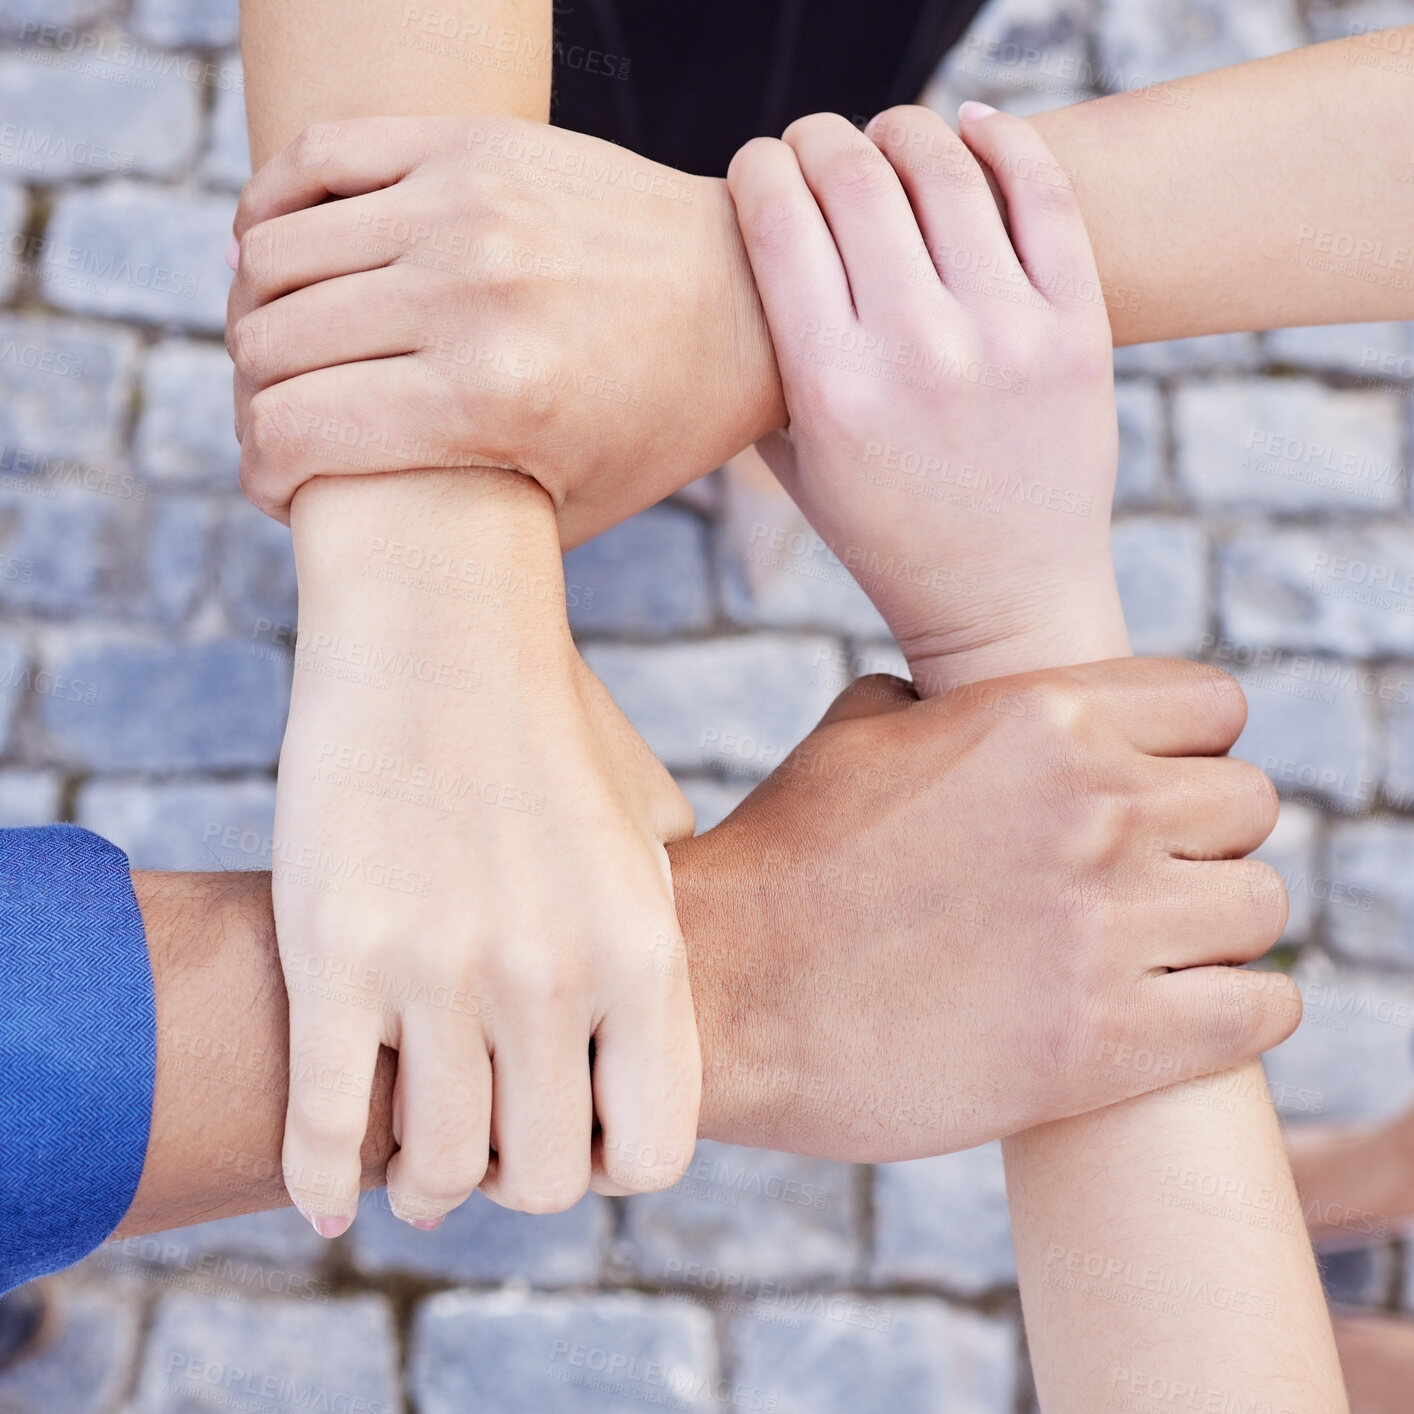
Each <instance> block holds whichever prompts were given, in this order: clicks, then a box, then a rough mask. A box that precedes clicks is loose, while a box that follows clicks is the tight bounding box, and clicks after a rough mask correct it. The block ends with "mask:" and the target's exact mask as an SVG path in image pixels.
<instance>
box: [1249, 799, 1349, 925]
mask: <svg viewBox="0 0 1414 1414" xmlns="http://www.w3.org/2000/svg"><path fill="white" fill-rule="evenodd" d="M1320 819H1321V817H1320V815H1319V814H1318V813H1317V812H1316V811H1314V810H1312V809H1310V808H1309V807H1308V806H1305V805H1299V804H1297V803H1296V802H1295V801H1291V800H1284V801H1282V805H1281V813H1280V814H1279V815H1278V817H1277V824H1276V829H1274V830H1273V831H1272V833H1271V834H1270V835H1269V836H1268V837H1267V841H1266V843H1265V844H1263V846H1262V847H1261V849H1258V850H1255V851H1254V857H1255V858H1257V859H1260V860H1262V862H1263V863H1265V864H1270V865H1271V866H1272V868H1273V869H1275V870H1276V871H1277V873H1278V874H1280V875H1281V877H1282V882H1283V883H1285V885H1286V894H1287V898H1288V899H1289V900H1290V902H1291V913H1290V916H1289V917H1288V918H1287V920H1286V932H1285V933H1283V934H1282V940H1283V941H1284V942H1300V941H1303V940H1304V939H1306V938H1309V937H1310V936H1311V926H1312V923H1313V921H1314V920H1315V917H1316V914H1317V910H1318V905H1319V904H1320V903H1321V902H1323V901H1324V900H1325V899H1326V898H1328V897H1329V896H1330V892H1331V880H1330V878H1329V877H1328V876H1326V875H1325V874H1323V873H1322V872H1321V871H1320V869H1319V868H1318V866H1317V862H1316V848H1317V842H1318V841H1317V835H1318V832H1319V829H1320Z"/></svg>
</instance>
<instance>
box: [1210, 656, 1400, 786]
mask: <svg viewBox="0 0 1414 1414" xmlns="http://www.w3.org/2000/svg"><path fill="white" fill-rule="evenodd" d="M1222 666H1223V667H1224V668H1227V669H1228V670H1229V671H1231V672H1232V675H1233V676H1234V677H1235V678H1236V679H1237V681H1238V682H1239V683H1240V684H1241V685H1242V690H1243V691H1244V692H1245V693H1246V694H1247V727H1246V730H1245V731H1244V732H1243V733H1242V736H1241V738H1240V740H1239V741H1238V743H1237V746H1236V747H1235V749H1234V752H1233V754H1234V755H1236V756H1240V757H1242V758H1243V759H1244V760H1247V761H1251V762H1253V763H1254V764H1255V765H1257V766H1260V767H1261V768H1262V769H1263V770H1264V771H1265V772H1266V773H1267V774H1268V775H1269V776H1270V777H1271V778H1272V780H1273V781H1274V782H1275V783H1276V786H1277V789H1278V790H1279V791H1281V792H1282V793H1283V794H1284V795H1293V796H1313V797H1316V798H1318V799H1320V800H1322V801H1323V802H1324V803H1325V804H1326V805H1327V807H1328V808H1332V809H1335V810H1338V811H1343V812H1345V813H1352V814H1358V813H1360V812H1361V811H1363V810H1365V809H1367V808H1368V807H1369V805H1370V804H1371V802H1372V801H1373V800H1374V796H1375V784H1376V776H1375V772H1376V743H1375V734H1374V725H1373V721H1372V715H1371V708H1372V699H1371V698H1370V696H1369V695H1368V694H1367V693H1366V692H1365V691H1363V686H1364V684H1365V682H1366V680H1367V677H1368V674H1367V673H1366V672H1365V671H1364V670H1363V669H1360V668H1356V667H1354V666H1352V665H1351V664H1348V663H1340V662H1338V661H1333V660H1330V659H1319V658H1318V659H1309V658H1296V659H1293V658H1292V657H1291V656H1290V655H1287V656H1286V657H1285V658H1282V657H1277V659H1276V660H1275V662H1274V663H1272V664H1265V665H1263V666H1259V667H1253V668H1242V667H1238V666H1236V665H1235V664H1232V663H1227V662H1224V663H1222Z"/></svg>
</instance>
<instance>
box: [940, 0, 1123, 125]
mask: <svg viewBox="0 0 1414 1414" xmlns="http://www.w3.org/2000/svg"><path fill="white" fill-rule="evenodd" d="M1087 9H1088V6H1087V5H1086V4H1085V3H1084V0H1064V3H1059V4H1049V3H1047V0H992V3H991V4H989V5H987V6H986V7H985V8H984V9H983V10H982V12H981V14H979V15H978V16H977V18H976V20H975V21H973V23H972V25H971V26H970V27H969V28H968V30H967V32H966V33H965V34H964V35H963V37H962V39H961V40H960V41H959V42H958V44H957V45H956V46H955V47H954V49H953V50H952V52H951V53H950V54H949V55H948V57H947V59H946V60H944V62H943V67H942V70H941V74H940V76H941V78H942V79H943V80H944V81H945V82H946V83H947V84H948V86H949V87H950V88H952V89H954V90H956V91H957V92H958V93H960V94H962V95H964V96H965V97H968V98H985V99H986V100H987V101H988V102H990V103H993V104H994V105H998V106H1000V105H1003V104H1004V105H1005V106H1006V108H1007V111H1008V112H1012V113H1019V114H1021V115H1023V116H1025V115H1026V114H1027V113H1028V112H1029V111H1034V110H1035V109H1037V108H1053V107H1056V106H1058V105H1059V104H1062V103H1071V102H1075V101H1076V100H1077V99H1078V98H1080V97H1083V96H1084V95H1086V94H1087V93H1088V92H1089V91H1090V90H1091V88H1092V87H1093V84H1094V81H1095V79H1096V77H1097V76H1096V74H1095V71H1094V66H1093V65H1092V64H1090V62H1089V58H1088V35H1087V33H1086V30H1087V23H1086V22H1087V20H1088V18H1089V16H1088V14H1087ZM940 111H942V112H947V113H951V112H955V111H956V109H955V108H948V109H942V110H940Z"/></svg>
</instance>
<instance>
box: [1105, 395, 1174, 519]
mask: <svg viewBox="0 0 1414 1414" xmlns="http://www.w3.org/2000/svg"><path fill="white" fill-rule="evenodd" d="M1115 406H1116V408H1117V409H1118V412H1119V478H1118V480H1117V481H1116V482H1115V504H1116V505H1117V506H1134V505H1146V504H1152V503H1153V502H1155V501H1158V500H1160V499H1161V498H1162V497H1163V494H1164V484H1163V477H1164V413H1163V398H1162V397H1161V396H1160V394H1159V390H1158V389H1157V388H1155V387H1154V385H1153V384H1152V383H1144V382H1141V381H1140V380H1139V379H1137V378H1121V379H1120V380H1119V381H1118V382H1117V383H1116V384H1115Z"/></svg>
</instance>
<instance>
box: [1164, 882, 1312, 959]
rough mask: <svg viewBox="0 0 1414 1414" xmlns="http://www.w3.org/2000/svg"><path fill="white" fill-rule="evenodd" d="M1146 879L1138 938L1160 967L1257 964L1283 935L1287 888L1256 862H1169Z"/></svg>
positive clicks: (1286, 908)
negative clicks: (1150, 890) (1149, 892)
mask: <svg viewBox="0 0 1414 1414" xmlns="http://www.w3.org/2000/svg"><path fill="white" fill-rule="evenodd" d="M1145 877H1146V879H1147V880H1148V881H1149V882H1150V883H1152V884H1153V885H1154V888H1155V892H1154V895H1153V897H1151V898H1149V899H1148V900H1146V901H1145V903H1144V904H1143V905H1142V906H1141V914H1142V917H1143V918H1144V920H1145V922H1144V929H1143V933H1144V936H1145V938H1146V939H1148V940H1149V944H1150V945H1151V951H1150V952H1149V954H1148V956H1149V957H1151V958H1152V960H1153V962H1154V963H1155V965H1157V966H1161V967H1168V968H1191V967H1208V966H1214V965H1219V964H1223V963H1238V964H1240V963H1248V962H1255V961H1256V960H1257V959H1258V958H1259V957H1261V956H1262V955H1263V954H1265V953H1266V952H1268V951H1269V950H1270V949H1271V948H1272V947H1273V946H1274V945H1275V944H1276V942H1277V941H1278V939H1280V937H1281V935H1282V933H1283V932H1284V931H1285V929H1286V920H1287V913H1288V902H1287V896H1286V886H1285V884H1283V883H1282V879H1281V875H1280V874H1278V873H1277V872H1276V870H1275V869H1273V868H1271V866H1270V865H1267V864H1263V863H1261V861H1259V860H1256V859H1227V860H1219V861H1214V862H1207V863H1203V862H1198V861H1194V860H1188V859H1169V860H1166V861H1165V862H1164V863H1163V864H1162V866H1160V867H1159V868H1157V869H1155V870H1150V871H1148V872H1147V873H1146V875H1145Z"/></svg>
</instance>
